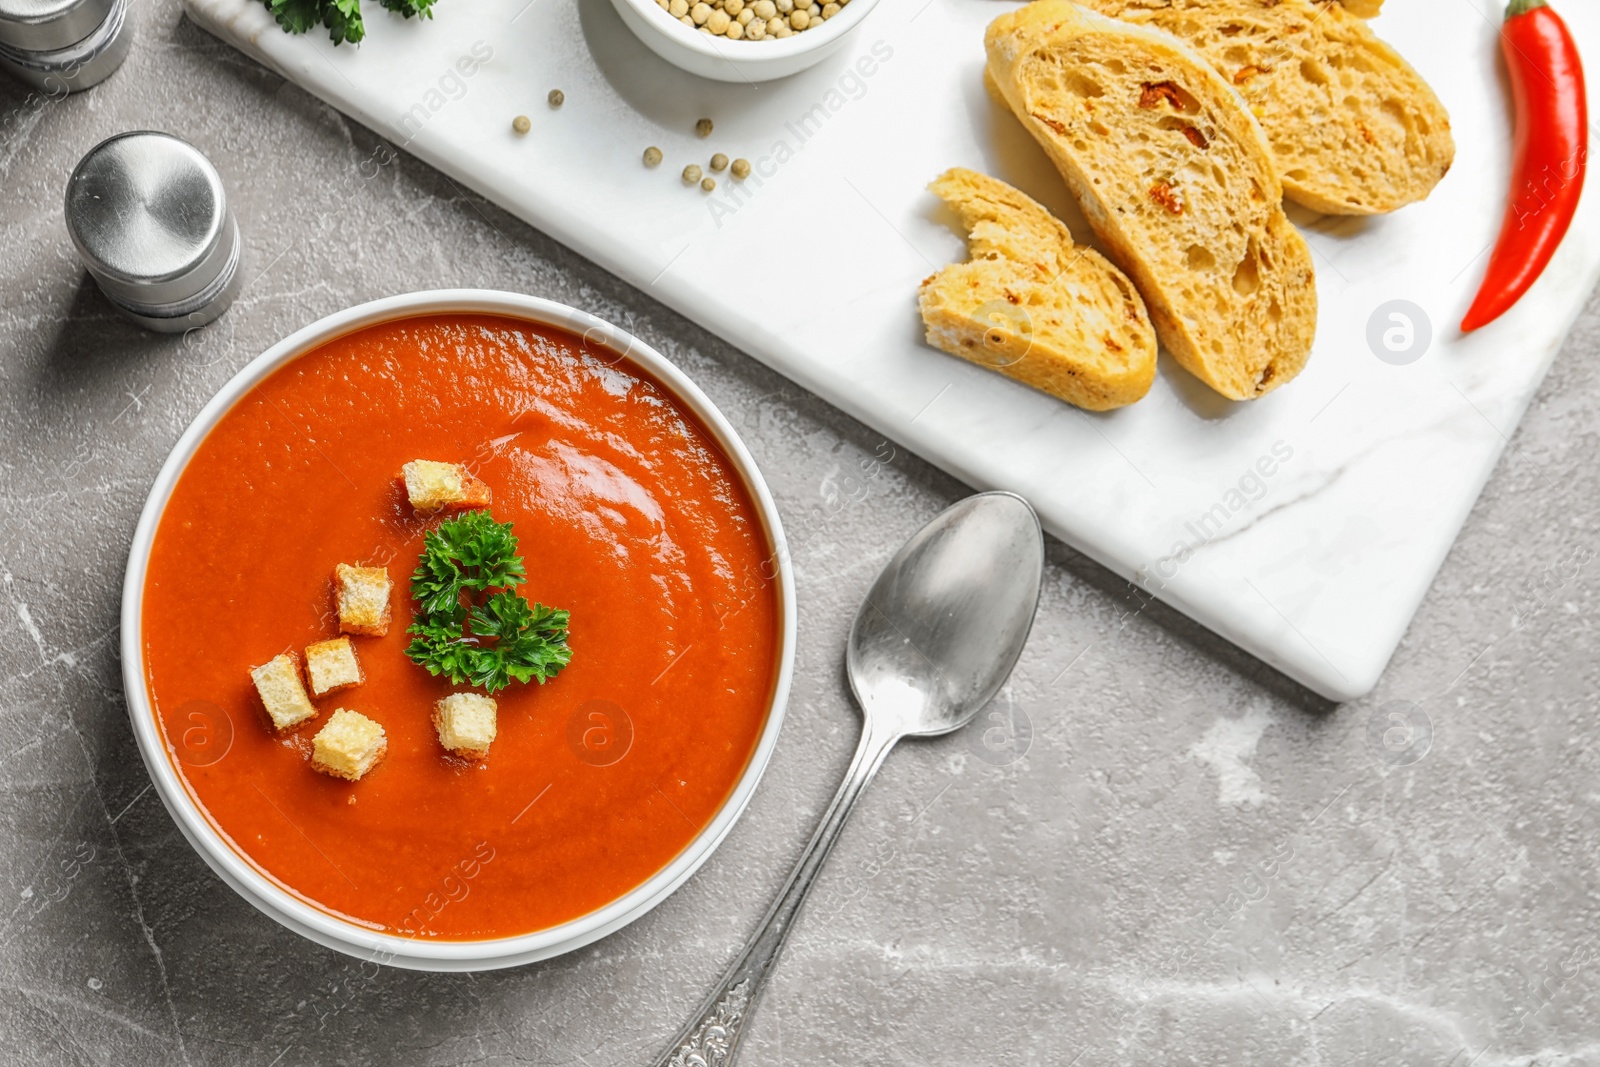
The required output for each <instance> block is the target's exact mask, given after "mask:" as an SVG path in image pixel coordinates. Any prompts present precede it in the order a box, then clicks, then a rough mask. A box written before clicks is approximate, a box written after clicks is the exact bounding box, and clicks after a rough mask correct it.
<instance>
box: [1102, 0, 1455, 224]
mask: <svg viewBox="0 0 1600 1067" xmlns="http://www.w3.org/2000/svg"><path fill="white" fill-rule="evenodd" d="M1080 2H1082V3H1083V4H1084V5H1085V6H1087V7H1092V8H1094V9H1095V10H1097V11H1099V12H1100V13H1101V14H1102V15H1108V16H1110V17H1111V18H1116V19H1121V20H1123V21H1125V22H1132V23H1136V24H1138V25H1141V26H1152V27H1155V28H1157V29H1161V30H1165V31H1167V32H1168V33H1171V34H1173V35H1175V36H1177V37H1179V38H1182V39H1183V40H1184V41H1185V42H1187V43H1188V44H1190V45H1192V46H1193V47H1194V48H1195V50H1196V51H1198V52H1199V53H1200V54H1201V55H1203V56H1205V57H1206V59H1207V60H1208V61H1210V63H1211V65H1212V66H1213V67H1215V68H1216V69H1217V70H1218V71H1219V72H1221V74H1222V76H1223V77H1224V78H1226V79H1227V80H1228V81H1229V82H1230V83H1231V84H1232V85H1233V86H1234V88H1236V89H1237V90H1238V91H1239V93H1240V94H1241V95H1242V96H1243V97H1244V98H1245V102H1246V103H1248V104H1249V105H1250V110H1251V111H1252V112H1254V114H1255V116H1256V118H1257V119H1258V120H1260V122H1261V128H1262V130H1263V131H1265V132H1266V135H1267V141H1268V143H1269V144H1270V145H1271V146H1272V155H1273V158H1274V159H1275V160H1276V161H1277V165H1278V173H1279V175H1280V176H1281V177H1282V179H1283V191H1284V193H1285V195H1287V196H1288V197H1289V199H1290V200H1293V201H1295V202H1296V203H1299V204H1304V205H1305V206H1306V207H1308V208H1310V209H1311V210H1313V211H1320V212H1323V213H1324V214H1330V215H1378V214H1383V213H1386V212H1390V211H1395V210H1397V209H1399V208H1402V207H1405V206H1406V205H1407V204H1414V203H1416V202H1418V201H1420V200H1425V199H1427V197H1428V194H1430V193H1432V192H1433V190H1434V187H1435V186H1437V185H1438V184H1439V182H1440V181H1441V180H1442V179H1443V178H1444V176H1445V174H1446V173H1448V172H1449V170H1450V165H1451V163H1453V162H1454V161H1455V155H1456V146H1455V140H1454V138H1453V137H1452V136H1451V133H1450V114H1449V112H1447V111H1446V110H1445V108H1444V105H1443V104H1442V103H1440V102H1439V98H1438V96H1436V95H1435V94H1434V92H1433V90H1432V89H1431V88H1430V87H1429V86H1428V83H1427V82H1426V81H1424V80H1423V78H1422V75H1420V74H1418V73H1417V72H1416V70H1414V69H1413V68H1412V66H1411V64H1409V63H1407V62H1406V61H1405V60H1404V59H1403V58H1401V56H1400V54H1399V53H1398V52H1396V51H1395V50H1394V49H1393V48H1390V47H1389V46H1388V45H1387V44H1385V43H1384V42H1383V41H1381V40H1379V39H1378V37H1377V35H1376V34H1374V33H1373V32H1372V30H1371V29H1370V28H1369V27H1368V26H1367V24H1366V22H1365V20H1364V18H1362V17H1360V16H1361V12H1360V11H1351V10H1347V8H1348V7H1349V6H1350V5H1348V4H1340V3H1339V2H1338V0H1080ZM1372 13H1373V14H1376V10H1373V12H1372Z"/></svg>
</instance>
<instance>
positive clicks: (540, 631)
mask: <svg viewBox="0 0 1600 1067" xmlns="http://www.w3.org/2000/svg"><path fill="white" fill-rule="evenodd" d="M526 577H527V571H526V570H525V569H524V568H523V565H522V557H521V556H519V555H517V538H516V535H514V534H513V533H512V532H511V524H510V523H509V522H495V521H494V516H492V515H490V514H489V513H488V512H487V511H466V512H462V513H461V514H460V515H459V516H457V517H456V518H454V519H451V520H450V521H448V522H445V523H442V524H441V525H440V526H439V528H438V529H437V530H434V531H433V532H432V533H430V534H428V536H427V537H426V538H425V539H424V540H423V543H422V557H421V559H420V560H419V561H418V563H417V569H416V570H415V571H414V572H413V573H412V575H411V599H412V600H414V601H415V602H416V605H417V615H416V618H414V619H413V620H412V622H411V625H410V626H409V627H408V628H407V629H406V633H408V634H411V635H412V641H411V644H410V646H409V647H408V648H407V649H406V656H407V657H408V658H410V660H411V661H412V662H413V663H415V664H417V665H418V666H420V667H424V668H426V669H427V671H428V673H429V674H433V675H440V674H442V675H445V676H446V677H448V678H449V679H450V680H451V681H452V682H454V683H455V684H457V685H462V684H467V685H473V686H477V687H479V688H481V689H484V690H486V691H487V692H489V693H491V694H493V693H497V692H499V691H500V690H502V689H504V688H505V687H506V686H508V685H510V684H511V683H512V682H513V681H517V682H522V683H524V684H526V683H528V682H530V681H538V682H539V683H540V684H541V685H542V684H543V683H544V682H545V680H546V679H549V678H552V677H554V676H555V675H556V674H558V673H559V672H560V670H561V668H563V667H565V666H566V665H567V664H568V663H569V662H571V660H572V650H571V649H570V648H568V647H567V619H568V613H567V612H566V611H563V610H561V609H558V608H547V607H545V606H544V605H543V604H529V603H528V601H527V598H525V597H523V596H522V595H521V594H520V593H518V592H516V590H515V586H516V584H517V583H518V582H520V581H522V580H523V579H524V578H526Z"/></svg>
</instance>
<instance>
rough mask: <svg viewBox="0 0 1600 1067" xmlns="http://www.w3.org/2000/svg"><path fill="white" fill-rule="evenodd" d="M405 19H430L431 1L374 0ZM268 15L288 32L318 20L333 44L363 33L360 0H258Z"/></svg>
mask: <svg viewBox="0 0 1600 1067" xmlns="http://www.w3.org/2000/svg"><path fill="white" fill-rule="evenodd" d="M378 2H379V3H381V4H382V5H383V6H384V7H386V8H388V9H389V10H390V11H398V12H399V13H400V14H402V15H404V16H405V17H406V18H410V17H411V16H412V15H415V16H417V17H418V18H424V19H431V18H433V4H434V0H378ZM262 3H264V4H266V5H267V10H268V11H271V12H272V17H273V18H275V19H277V20H278V25H279V26H282V27H283V28H284V30H285V31H286V32H288V33H305V32H306V31H307V30H310V29H311V28H312V27H314V26H316V25H318V24H319V23H320V24H321V25H323V26H326V27H327V28H328V37H329V38H331V39H332V41H333V43H334V44H342V43H343V42H345V41H349V42H350V43H351V44H359V43H360V42H361V38H363V37H365V36H366V35H367V27H366V24H365V23H363V22H362V21H361V0H262Z"/></svg>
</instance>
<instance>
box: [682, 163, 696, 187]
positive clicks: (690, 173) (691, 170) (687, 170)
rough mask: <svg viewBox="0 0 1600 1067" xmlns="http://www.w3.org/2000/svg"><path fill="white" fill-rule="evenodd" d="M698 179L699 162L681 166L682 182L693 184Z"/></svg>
mask: <svg viewBox="0 0 1600 1067" xmlns="http://www.w3.org/2000/svg"><path fill="white" fill-rule="evenodd" d="M699 180H700V164H698V163H691V164H689V165H688V166H687V167H684V168H683V184H685V185H693V184H694V183H695V182H697V181H699Z"/></svg>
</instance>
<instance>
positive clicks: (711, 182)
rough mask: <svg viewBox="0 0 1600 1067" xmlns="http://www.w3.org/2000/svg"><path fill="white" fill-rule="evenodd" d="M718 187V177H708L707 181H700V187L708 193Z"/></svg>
mask: <svg viewBox="0 0 1600 1067" xmlns="http://www.w3.org/2000/svg"><path fill="white" fill-rule="evenodd" d="M716 187H717V179H715V178H707V179H706V180H705V181H703V182H701V183H700V188H702V189H704V190H705V191H706V192H708V193H709V192H710V191H711V190H713V189H715V188H716Z"/></svg>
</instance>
